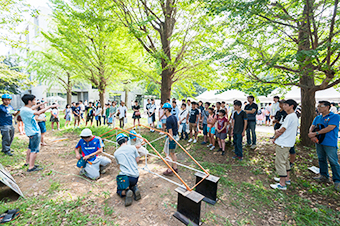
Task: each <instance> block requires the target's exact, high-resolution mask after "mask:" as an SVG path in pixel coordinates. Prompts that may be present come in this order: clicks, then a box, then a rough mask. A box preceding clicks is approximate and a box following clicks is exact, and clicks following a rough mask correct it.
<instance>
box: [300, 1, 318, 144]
mask: <svg viewBox="0 0 340 226" xmlns="http://www.w3.org/2000/svg"><path fill="white" fill-rule="evenodd" d="M313 2H314V1H313V0H311V1H307V3H306V5H305V7H304V11H303V20H302V21H301V22H300V26H299V36H298V40H299V44H298V53H299V52H300V51H306V50H310V49H311V46H310V37H309V32H308V29H309V28H308V26H309V25H308V23H307V20H308V15H310V14H311V9H312V6H313ZM307 4H310V5H307ZM298 61H299V64H300V65H299V69H300V76H301V77H300V84H301V85H302V86H303V87H301V126H300V138H301V144H302V145H304V146H312V145H313V143H312V142H311V140H310V139H309V137H308V131H309V127H310V126H311V124H312V122H313V118H314V116H315V91H314V90H313V88H315V82H314V69H313V67H314V66H313V64H312V63H311V59H310V57H309V56H308V55H306V54H304V53H301V56H300V57H299V58H298Z"/></svg>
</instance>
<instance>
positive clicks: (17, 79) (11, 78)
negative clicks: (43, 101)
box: [0, 58, 33, 94]
mask: <svg viewBox="0 0 340 226" xmlns="http://www.w3.org/2000/svg"><path fill="white" fill-rule="evenodd" d="M31 85H33V82H31V81H30V80H29V75H27V74H24V73H22V72H21V71H20V69H19V67H18V64H17V62H16V61H15V60H13V59H10V58H6V59H5V58H0V93H13V94H19V93H20V89H21V88H25V87H29V86H31Z"/></svg>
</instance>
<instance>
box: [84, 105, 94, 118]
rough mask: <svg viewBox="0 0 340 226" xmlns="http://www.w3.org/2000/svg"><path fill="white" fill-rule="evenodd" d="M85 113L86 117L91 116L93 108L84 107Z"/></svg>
mask: <svg viewBox="0 0 340 226" xmlns="http://www.w3.org/2000/svg"><path fill="white" fill-rule="evenodd" d="M85 111H87V116H89V117H90V116H92V115H93V107H85Z"/></svg>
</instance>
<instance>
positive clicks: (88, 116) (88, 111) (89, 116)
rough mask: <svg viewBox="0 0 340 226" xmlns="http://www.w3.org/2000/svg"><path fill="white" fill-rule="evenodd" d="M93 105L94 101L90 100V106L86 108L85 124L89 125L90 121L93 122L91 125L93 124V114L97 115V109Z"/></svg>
mask: <svg viewBox="0 0 340 226" xmlns="http://www.w3.org/2000/svg"><path fill="white" fill-rule="evenodd" d="M92 105H93V103H92V102H89V106H87V107H86V108H85V114H86V124H85V126H87V123H88V122H91V126H92V124H93V116H94V115H95V109H94V107H93V106H92Z"/></svg>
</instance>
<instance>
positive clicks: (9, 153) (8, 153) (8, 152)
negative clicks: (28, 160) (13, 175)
mask: <svg viewBox="0 0 340 226" xmlns="http://www.w3.org/2000/svg"><path fill="white" fill-rule="evenodd" d="M4 154H5V155H8V156H13V154H12V152H11V151H7V152H5V153H4Z"/></svg>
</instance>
